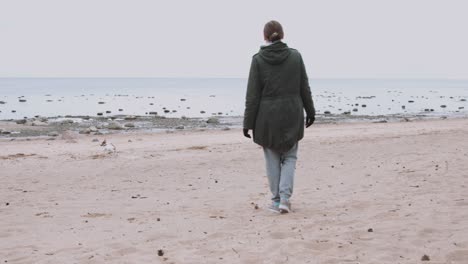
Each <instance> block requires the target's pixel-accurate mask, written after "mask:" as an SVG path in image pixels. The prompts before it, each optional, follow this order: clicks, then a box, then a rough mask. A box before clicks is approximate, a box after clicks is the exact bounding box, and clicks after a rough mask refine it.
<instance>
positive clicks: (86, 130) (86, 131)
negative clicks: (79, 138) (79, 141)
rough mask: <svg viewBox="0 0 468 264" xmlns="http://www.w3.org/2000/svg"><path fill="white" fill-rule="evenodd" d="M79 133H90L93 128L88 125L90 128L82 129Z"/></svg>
mask: <svg viewBox="0 0 468 264" xmlns="http://www.w3.org/2000/svg"><path fill="white" fill-rule="evenodd" d="M78 133H79V134H90V133H91V130H90V129H89V127H88V128H84V129H81V130H80V131H79V132H78Z"/></svg>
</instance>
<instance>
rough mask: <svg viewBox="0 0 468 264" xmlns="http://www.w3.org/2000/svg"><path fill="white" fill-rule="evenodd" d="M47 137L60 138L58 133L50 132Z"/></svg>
mask: <svg viewBox="0 0 468 264" xmlns="http://www.w3.org/2000/svg"><path fill="white" fill-rule="evenodd" d="M47 136H49V137H58V136H59V133H58V132H57V131H52V132H49V133H48V134H47Z"/></svg>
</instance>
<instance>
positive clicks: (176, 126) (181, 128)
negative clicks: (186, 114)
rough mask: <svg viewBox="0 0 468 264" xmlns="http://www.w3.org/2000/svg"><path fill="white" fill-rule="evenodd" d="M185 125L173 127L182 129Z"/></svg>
mask: <svg viewBox="0 0 468 264" xmlns="http://www.w3.org/2000/svg"><path fill="white" fill-rule="evenodd" d="M184 128H185V127H184V126H176V128H175V129H184Z"/></svg>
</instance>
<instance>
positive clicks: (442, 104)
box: [0, 78, 468, 120]
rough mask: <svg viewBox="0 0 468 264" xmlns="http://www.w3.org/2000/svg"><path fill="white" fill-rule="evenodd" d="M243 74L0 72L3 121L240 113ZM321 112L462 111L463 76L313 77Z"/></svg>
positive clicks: (466, 95) (465, 96)
mask: <svg viewBox="0 0 468 264" xmlns="http://www.w3.org/2000/svg"><path fill="white" fill-rule="evenodd" d="M246 84H247V80H246V79H226V78H218V79H216V78H207V79H204V78H200V79H184V78H3V79H0V111H1V112H0V120H8V119H22V118H25V117H27V118H30V117H34V116H43V117H57V116H67V115H69V116H98V115H102V116H103V117H106V116H113V115H139V116H145V115H148V116H151V115H158V116H165V117H175V118H179V117H182V116H185V117H192V118H199V117H201V118H203V117H210V116H214V115H216V116H242V114H243V110H244V97H245V89H246ZM310 86H311V90H312V94H313V98H314V102H315V106H316V109H317V113H319V114H343V113H345V114H348V115H359V116H379V115H384V116H385V115H395V114H405V115H417V114H421V113H423V114H425V115H433V116H437V115H448V116H451V115H464V114H467V113H468V103H467V102H466V101H467V100H468V81H467V80H372V79H348V80H347V79H339V80H338V79H336V80H335V79H319V80H310Z"/></svg>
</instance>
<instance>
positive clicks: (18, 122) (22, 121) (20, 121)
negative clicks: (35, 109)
mask: <svg viewBox="0 0 468 264" xmlns="http://www.w3.org/2000/svg"><path fill="white" fill-rule="evenodd" d="M26 121H27V120H26V119H20V120H16V124H18V125H24V124H26Z"/></svg>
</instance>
